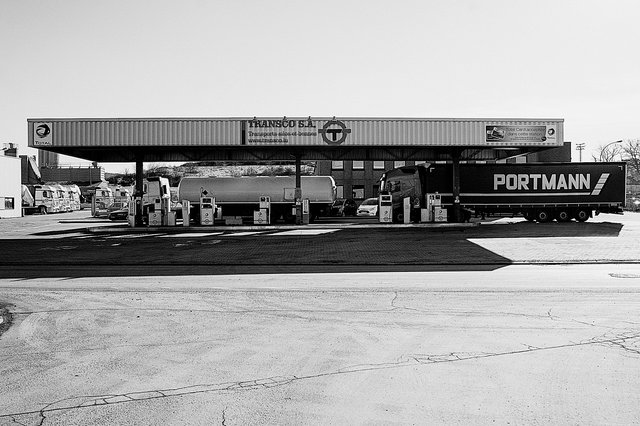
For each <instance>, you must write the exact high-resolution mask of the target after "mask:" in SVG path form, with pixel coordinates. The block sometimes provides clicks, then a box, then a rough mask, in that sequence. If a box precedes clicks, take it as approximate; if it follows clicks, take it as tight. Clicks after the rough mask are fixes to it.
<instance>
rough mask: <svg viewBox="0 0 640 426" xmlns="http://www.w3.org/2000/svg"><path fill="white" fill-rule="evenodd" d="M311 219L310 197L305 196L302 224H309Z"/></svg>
mask: <svg viewBox="0 0 640 426" xmlns="http://www.w3.org/2000/svg"><path fill="white" fill-rule="evenodd" d="M310 221H311V209H310V206H309V199H308V198H305V199H303V200H302V224H303V225H308V224H309V222H310Z"/></svg>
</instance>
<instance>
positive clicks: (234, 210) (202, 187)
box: [178, 176, 336, 223]
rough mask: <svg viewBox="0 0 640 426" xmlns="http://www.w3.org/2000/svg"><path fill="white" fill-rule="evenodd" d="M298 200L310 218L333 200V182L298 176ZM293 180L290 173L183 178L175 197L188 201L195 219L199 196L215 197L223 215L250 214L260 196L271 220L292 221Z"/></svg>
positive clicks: (334, 186)
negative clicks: (305, 202)
mask: <svg viewBox="0 0 640 426" xmlns="http://www.w3.org/2000/svg"><path fill="white" fill-rule="evenodd" d="M300 186H301V190H302V197H301V198H302V199H308V200H309V208H310V212H309V214H310V217H311V218H312V219H313V218H315V217H318V216H320V215H322V214H324V213H325V212H326V211H327V210H328V209H329V208H330V207H331V204H332V203H333V201H334V200H335V199H336V184H335V181H334V180H333V178H332V177H331V176H302V177H301V178H300ZM295 189H296V179H295V177H294V176H256V177H209V178H196V177H185V178H183V179H182V180H181V181H180V184H179V185H178V200H179V201H180V202H182V201H184V200H186V201H189V202H190V204H191V214H192V218H198V217H199V216H198V215H199V206H200V198H201V197H203V196H207V197H212V198H214V199H215V204H216V206H217V207H218V208H219V209H221V211H222V215H223V216H241V217H244V218H250V217H253V214H254V211H256V210H258V209H259V206H260V198H261V197H269V199H270V202H271V204H270V206H271V207H270V216H271V217H270V220H271V223H273V222H275V221H277V220H279V219H281V220H284V221H285V222H291V221H293V220H295V213H294V210H293V209H294V208H295V202H296V193H295Z"/></svg>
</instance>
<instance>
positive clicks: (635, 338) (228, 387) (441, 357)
mask: <svg viewBox="0 0 640 426" xmlns="http://www.w3.org/2000/svg"><path fill="white" fill-rule="evenodd" d="M629 342H630V344H628V343H629ZM590 345H603V346H605V347H618V348H621V349H623V350H624V351H625V352H630V353H632V354H635V355H640V332H633V331H627V332H624V333H622V334H617V335H613V336H612V335H611V333H605V334H603V335H601V336H596V337H593V338H591V339H587V340H583V341H580V342H570V343H566V344H562V345H554V346H545V347H536V346H531V345H526V344H525V346H526V349H520V350H513V351H505V352H496V353H492V352H449V353H444V354H405V355H402V356H400V357H399V358H398V359H397V360H396V361H395V362H384V363H371V364H356V365H352V366H348V367H343V368H340V369H337V370H334V371H328V372H324V373H318V374H308V375H291V376H274V377H267V378H262V379H255V380H246V381H237V382H226V383H214V384H198V385H190V386H184V387H178V388H169V389H157V390H150V391H141V392H129V393H123V394H107V395H86V396H75V397H69V398H63V399H60V400H58V401H54V402H51V403H48V404H46V405H44V406H43V407H42V408H40V409H38V410H33V411H24V412H20V413H8V414H0V419H1V418H11V419H12V421H14V422H15V423H19V422H18V421H17V420H16V417H19V416H28V415H33V414H39V416H40V418H41V420H40V423H39V424H40V425H42V424H43V422H44V420H45V418H46V417H45V413H50V412H59V411H69V410H74V409H82V408H89V407H96V406H101V405H112V404H121V403H129V402H139V401H146V400H153V399H159V398H171V397H176V396H183V395H191V394H201V393H211V392H218V393H229V392H239V391H240V392H242V391H255V390H266V389H269V388H273V387H279V386H285V385H289V384H291V383H293V382H295V381H300V380H311V379H318V378H323V377H331V376H337V375H342V374H353V373H361V372H366V371H376V370H385V369H392V368H405V367H412V366H420V365H431V364H439V363H449V362H461V361H468V360H474V359H483V358H492V357H504V356H513V355H521V354H526V353H532V352H539V351H548V350H556V349H565V348H573V347H580V346H590ZM635 346H637V347H638V348H636V347H635ZM225 410H226V408H225ZM225 421H226V417H225V411H224V410H223V424H224V422H225Z"/></svg>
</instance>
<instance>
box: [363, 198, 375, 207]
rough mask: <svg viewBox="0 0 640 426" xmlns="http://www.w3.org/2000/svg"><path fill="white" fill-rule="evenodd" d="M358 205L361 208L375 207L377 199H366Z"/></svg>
mask: <svg viewBox="0 0 640 426" xmlns="http://www.w3.org/2000/svg"><path fill="white" fill-rule="evenodd" d="M360 205H361V206H376V205H378V199H377V198H367V199H366V200H364V201H363V202H362V204H360Z"/></svg>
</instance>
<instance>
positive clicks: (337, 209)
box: [329, 198, 358, 216]
mask: <svg viewBox="0 0 640 426" xmlns="http://www.w3.org/2000/svg"><path fill="white" fill-rule="evenodd" d="M357 209H358V204H357V203H356V202H355V200H354V199H352V198H338V199H337V200H335V201H334V202H333V204H332V205H331V210H330V212H329V216H355V215H356V210H357Z"/></svg>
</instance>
